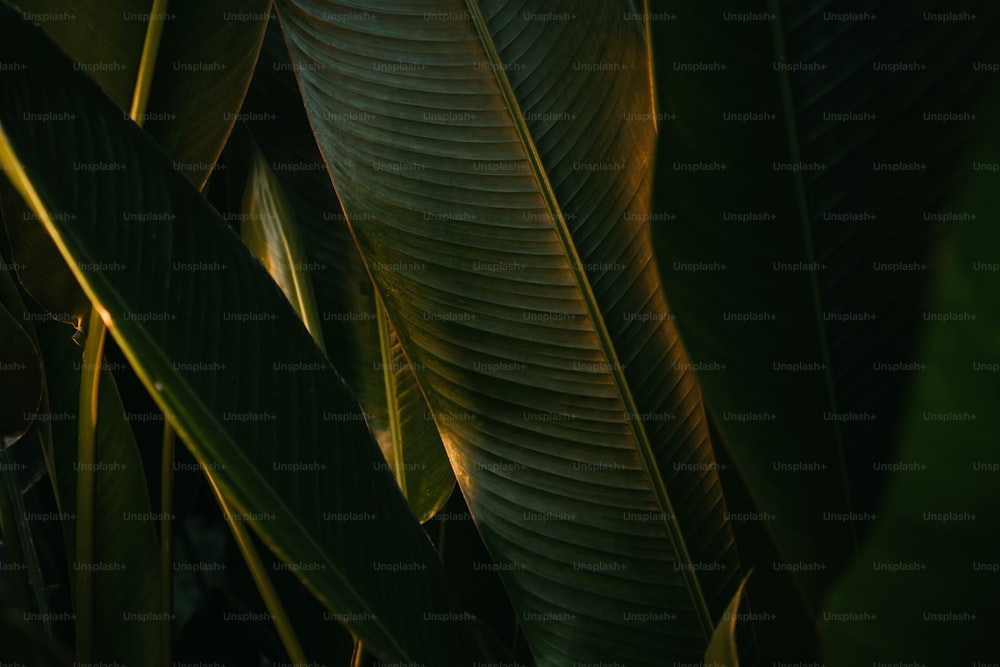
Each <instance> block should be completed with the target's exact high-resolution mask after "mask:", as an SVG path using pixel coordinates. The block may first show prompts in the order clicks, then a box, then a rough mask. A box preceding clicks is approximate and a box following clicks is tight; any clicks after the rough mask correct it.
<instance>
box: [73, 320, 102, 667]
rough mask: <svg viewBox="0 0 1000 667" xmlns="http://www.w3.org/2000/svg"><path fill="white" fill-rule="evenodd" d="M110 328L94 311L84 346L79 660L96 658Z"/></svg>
mask: <svg viewBox="0 0 1000 667" xmlns="http://www.w3.org/2000/svg"><path fill="white" fill-rule="evenodd" d="M106 333H107V330H106V329H105V327H104V320H103V319H102V317H101V313H100V309H99V308H98V307H97V306H95V307H94V308H92V309H91V311H90V322H89V324H88V326H87V342H86V343H85V344H84V348H83V369H82V370H81V372H80V411H79V419H80V428H79V435H78V439H77V464H78V470H77V491H76V563H77V572H76V599H77V604H76V611H77V619H76V654H77V661H78V662H82V663H87V662H93V659H94V643H95V642H94V616H95V614H96V611H97V610H96V607H95V599H94V568H93V563H94V558H95V556H96V536H97V535H96V533H97V483H96V482H97V480H96V475H95V472H94V468H95V465H94V464H95V463H96V461H97V413H98V405H99V403H98V391H99V389H100V380H101V359H102V358H103V355H104V338H105V335H106Z"/></svg>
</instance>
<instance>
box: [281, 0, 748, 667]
mask: <svg viewBox="0 0 1000 667" xmlns="http://www.w3.org/2000/svg"><path fill="white" fill-rule="evenodd" d="M630 6H631V3H629V4H624V3H619V2H601V3H595V4H594V5H593V6H588V7H587V11H586V12H584V11H582V10H580V8H579V7H578V6H577V5H576V4H574V3H570V2H556V3H545V4H544V5H543V4H542V3H534V2H524V3H501V2H468V3H463V2H457V1H455V2H449V1H447V0H439V1H431V2H422V3H410V2H406V3H404V2H390V3H386V2H378V3H375V2H363V3H357V2H355V3H350V4H346V3H336V2H312V1H307V0H303V1H298V0H294V1H288V2H281V3H279V5H278V9H279V16H280V17H281V19H282V26H283V29H284V31H285V34H286V39H287V41H288V44H289V48H290V53H291V55H292V61H293V63H294V65H295V68H296V72H297V75H298V79H299V84H300V87H301V89H302V92H303V97H304V99H305V102H306V107H307V109H308V110H309V114H310V120H311V122H312V125H313V128H314V130H315V131H316V135H317V139H318V143H319V145H320V148H321V149H322V151H323V154H324V157H325V159H326V163H327V166H328V168H329V169H330V171H331V173H332V176H333V180H334V184H335V185H336V187H337V193H338V195H339V196H340V200H341V203H342V204H343V206H344V210H345V213H346V216H347V219H348V221H349V223H350V225H351V229H352V231H353V233H354V235H355V238H356V239H357V242H358V244H359V247H360V249H361V252H362V255H363V256H364V258H365V263H366V266H367V268H368V270H369V272H370V273H371V275H372V277H373V279H374V281H375V283H376V285H377V287H378V289H379V292H380V293H381V295H382V297H383V299H384V301H385V303H386V306H387V309H388V312H389V315H390V318H391V319H392V322H393V324H394V325H395V326H396V328H397V331H398V332H399V337H400V340H401V341H402V345H403V349H404V350H405V352H406V355H407V357H408V359H409V360H410V361H411V362H412V365H413V368H414V372H415V374H416V377H417V379H418V381H419V383H420V388H421V390H422V391H423V393H424V394H425V396H426V397H427V400H428V404H429V405H430V407H431V409H432V411H433V413H434V416H435V419H436V420H437V424H438V427H439V429H440V431H441V433H442V436H443V438H444V441H445V446H446V447H447V449H448V453H449V457H450V458H451V462H452V466H453V467H454V468H455V470H456V476H457V478H458V481H459V483H460V485H461V487H462V491H463V493H464V494H465V496H466V499H467V501H468V503H469V507H470V509H471V510H472V513H473V515H474V517H475V519H476V523H477V526H478V527H479V530H480V532H481V533H482V535H483V538H484V540H485V542H486V544H487V546H488V548H489V549H490V550H491V552H492V554H493V556H494V558H495V559H496V560H497V563H498V569H499V570H500V572H501V574H502V576H503V577H504V581H505V584H506V586H507V588H508V591H509V593H510V595H511V597H512V599H513V601H514V604H515V606H516V607H517V608H518V609H519V611H520V614H521V620H522V622H523V624H524V627H525V632H526V635H527V637H528V639H529V642H530V644H531V647H532V651H533V652H534V654H535V656H536V658H537V660H538V662H539V664H541V665H556V664H568V663H570V662H572V661H574V660H576V661H581V662H595V661H597V662H599V661H608V662H619V663H622V664H628V665H644V664H662V661H663V660H664V659H669V658H674V659H680V658H689V659H691V660H700V659H701V657H702V655H703V653H704V650H705V647H706V646H707V643H708V637H709V635H710V634H711V631H712V628H713V627H714V625H715V623H714V619H715V618H718V617H719V616H721V614H722V610H723V608H724V607H725V605H726V604H727V603H728V602H729V599H730V598H731V596H732V593H733V592H734V590H735V587H736V585H737V583H738V564H737V559H736V553H735V548H734V545H733V543H732V535H731V531H730V528H729V526H728V525H727V523H726V520H725V517H724V514H725V504H724V501H723V498H722V496H721V490H720V487H719V485H718V477H717V472H716V469H715V465H714V459H713V455H712V452H711V448H710V445H709V441H708V436H707V429H706V424H705V419H704V413H703V410H702V405H701V398H700V394H699V390H698V387H697V385H696V383H695V381H694V377H693V375H692V373H691V371H690V365H689V363H688V361H687V358H686V356H685V353H684V351H683V349H682V347H681V345H680V343H679V341H678V338H677V335H676V331H675V329H674V326H673V322H672V321H671V317H672V316H671V314H670V313H669V311H668V310H667V307H666V304H665V303H664V301H663V297H662V294H661V292H660V291H659V284H658V281H657V277H656V271H655V266H654V264H653V258H652V248H651V244H650V240H649V230H648V215H649V198H650V194H651V193H650V187H651V181H650V178H649V168H650V164H651V160H652V149H653V143H654V141H655V135H654V132H655V130H654V127H653V124H652V122H651V118H650V116H649V111H650V107H651V103H652V100H651V97H650V89H649V77H648V71H647V67H646V52H645V44H644V42H643V27H642V24H641V21H639V20H637V19H636V17H635V16H634V15H633V13H632V12H628V11H625V10H627V9H628V7H630ZM578 12H579V13H578Z"/></svg>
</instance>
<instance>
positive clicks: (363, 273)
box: [244, 22, 455, 521]
mask: <svg viewBox="0 0 1000 667" xmlns="http://www.w3.org/2000/svg"><path fill="white" fill-rule="evenodd" d="M244 116H245V117H246V118H247V121H246V123H247V126H248V127H249V128H250V130H251V132H252V133H253V135H254V138H255V139H256V140H257V141H258V142H259V143H260V146H261V148H262V150H263V151H264V153H265V154H266V155H267V156H268V157H269V159H270V164H271V166H272V167H273V168H274V169H275V170H276V171H275V173H276V175H277V177H278V180H279V181H280V182H281V184H282V186H283V188H284V190H285V192H287V193H289V199H290V202H291V208H292V209H293V211H294V215H295V217H296V222H297V223H298V225H299V227H300V232H301V234H302V236H303V239H304V241H305V251H306V254H307V256H308V258H309V261H308V267H307V268H308V274H309V275H310V276H311V278H312V281H313V286H314V288H315V294H316V303H317V306H318V308H319V311H320V319H321V320H322V322H321V324H322V328H323V334H324V338H325V339H326V341H327V350H326V353H327V357H329V359H330V360H331V361H332V362H333V364H334V366H336V367H337V370H339V371H340V372H341V373H342V374H343V376H344V379H345V380H346V381H347V384H348V385H349V386H350V387H351V390H352V391H353V392H354V395H355V396H356V397H357V399H358V402H359V403H360V404H361V407H362V408H363V410H364V414H365V419H366V421H367V422H368V427H369V428H370V429H371V430H372V432H373V433H374V434H375V437H376V439H377V440H378V442H379V446H380V447H381V449H382V454H383V455H384V456H385V458H386V463H387V465H389V467H390V469H392V470H393V472H394V474H396V475H397V476H398V475H402V478H403V481H404V484H405V489H406V499H407V502H409V504H410V508H411V509H412V510H413V513H414V514H415V515H416V516H417V518H418V519H419V520H421V521H426V520H427V519H429V518H430V517H431V516H433V515H434V514H435V513H436V512H437V511H438V510H439V509H441V507H442V506H443V505H444V503H445V502H446V501H447V500H448V498H449V497H450V496H451V493H452V491H453V489H454V488H455V476H454V474H453V473H452V471H451V464H450V463H449V462H448V456H447V454H446V453H445V450H444V445H443V444H442V443H441V436H440V435H438V431H437V426H436V425H435V423H434V420H433V418H432V417H431V414H430V411H429V410H428V408H427V402H426V401H425V400H424V397H423V395H422V394H421V393H420V389H419V387H418V386H417V383H416V378H415V377H414V375H413V370H412V369H411V364H410V362H409V361H408V360H407V359H406V356H405V354H404V353H403V349H402V346H401V345H400V344H399V340H398V336H397V335H396V333H395V329H394V327H393V326H392V322H391V321H390V322H389V323H388V329H389V339H388V340H387V341H385V342H386V343H387V345H388V352H387V354H386V358H383V354H382V350H383V349H384V347H383V345H381V344H375V341H379V342H380V343H381V342H382V334H381V333H380V329H379V325H378V315H377V309H378V308H379V307H380V306H378V305H377V304H376V300H375V292H374V289H373V287H372V284H371V280H370V279H369V277H368V272H367V269H366V268H365V264H364V261H363V260H362V259H361V255H359V254H358V249H357V245H356V244H355V242H354V238H353V237H352V236H351V232H350V229H349V228H348V226H347V220H346V219H345V218H344V214H343V212H342V210H341V208H340V201H339V200H338V199H337V194H336V192H334V189H333V184H332V183H331V182H330V177H329V175H328V174H327V172H326V169H325V165H324V164H323V156H322V155H321V154H320V152H319V148H317V147H316V141H315V139H314V138H313V136H312V130H311V128H310V127H309V119H308V117H307V116H306V111H305V108H304V107H303V105H302V97H301V95H300V94H299V89H298V86H297V84H296V82H295V75H294V73H293V68H292V63H291V61H289V59H288V54H287V51H286V49H285V43H284V40H283V39H282V37H281V31H280V29H279V28H278V25H277V22H275V24H274V25H272V26H271V28H270V30H269V34H268V35H267V37H266V38H265V40H264V47H263V48H262V50H261V58H260V62H259V63H258V66H257V72H256V74H255V75H254V80H253V82H252V84H251V86H250V92H249V93H248V95H247V101H246V105H245V107H244ZM386 371H388V372H390V373H391V374H392V378H391V383H392V386H393V387H394V388H395V391H394V395H393V398H392V400H393V402H394V403H395V406H396V410H395V411H394V413H395V415H396V416H395V418H394V419H393V418H390V411H389V400H388V399H387V395H388V394H387V393H386V377H385V373H386ZM394 420H395V424H394ZM393 433H397V437H395V438H394V437H393ZM399 453H402V456H400V455H399ZM397 478H398V477H397Z"/></svg>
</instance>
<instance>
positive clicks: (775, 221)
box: [650, 0, 1000, 611]
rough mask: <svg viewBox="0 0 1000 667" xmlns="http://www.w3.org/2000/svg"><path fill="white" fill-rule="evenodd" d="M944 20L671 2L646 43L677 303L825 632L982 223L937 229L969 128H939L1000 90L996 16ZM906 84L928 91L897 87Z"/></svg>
mask: <svg viewBox="0 0 1000 667" xmlns="http://www.w3.org/2000/svg"><path fill="white" fill-rule="evenodd" d="M831 6H832V5H831ZM933 7H936V3H934V2H931V1H930V0H921V1H919V2H911V1H909V0H891V1H885V2H880V3H878V11H873V12H871V14H872V15H877V17H878V18H877V20H874V19H872V20H848V21H845V20H842V19H840V18H837V17H838V16H841V14H838V13H837V12H832V11H828V9H827V7H826V6H825V5H824V6H822V7H821V6H820V5H817V4H816V3H779V2H774V1H767V2H766V1H764V0H757V1H755V2H751V3H736V2H730V1H728V0H712V1H709V2H702V3H698V4H697V5H691V4H684V3H679V2H669V3H664V4H663V5H657V6H656V12H657V13H655V14H654V16H653V17H652V19H653V20H651V22H650V24H651V32H652V34H653V39H654V44H655V47H656V73H657V86H658V89H659V96H660V107H661V116H660V119H659V123H660V139H659V141H660V147H659V152H658V156H657V168H656V171H657V176H656V183H657V186H656V193H657V200H656V202H655V205H654V216H655V217H654V220H653V225H654V228H655V232H654V238H655V240H656V245H657V257H658V260H659V264H660V269H661V272H662V275H663V282H664V285H665V289H666V292H667V298H668V299H669V300H670V303H671V305H672V306H673V308H674V309H675V310H676V312H677V323H678V327H679V329H680V331H681V334H682V336H683V338H684V342H685V345H686V346H687V347H688V349H689V350H690V351H691V356H692V357H693V359H694V361H695V363H697V364H699V366H700V367H701V368H702V369H703V372H702V373H700V381H701V385H702V387H703V388H704V391H705V396H706V400H707V403H708V406H709V408H710V409H711V410H712V412H713V414H714V416H715V417H716V418H717V421H718V424H719V428H720V430H721V431H722V434H723V436H724V439H725V443H726V445H727V446H728V447H729V448H730V450H731V454H732V457H733V459H734V461H735V462H736V464H737V466H738V467H739V469H740V472H741V474H742V475H743V477H744V479H745V480H746V483H747V486H748V488H749V489H750V492H751V494H752V495H753V498H754V501H755V503H756V508H755V509H756V512H755V514H752V515H750V520H761V521H763V522H765V524H766V525H767V527H768V528H769V529H770V530H771V531H772V533H773V535H774V539H775V541H776V543H777V546H778V550H779V553H780V555H781V560H782V563H783V564H780V565H779V566H781V567H788V568H790V569H793V570H797V571H798V573H797V574H796V575H795V576H796V577H797V580H798V583H799V585H800V586H801V588H802V589H803V591H804V592H805V594H806V597H807V599H808V601H809V604H810V606H811V607H812V609H813V610H814V611H815V610H818V608H819V607H820V606H821V604H822V599H823V595H824V593H825V591H826V590H827V589H828V587H829V586H830V584H831V582H832V581H833V580H834V578H835V577H836V575H837V573H838V572H839V571H840V570H841V568H843V567H844V566H845V564H846V563H847V562H849V560H850V559H851V557H852V556H853V555H854V554H856V553H857V549H858V546H859V544H860V543H861V541H862V538H863V537H864V535H865V533H866V532H867V530H868V527H869V526H870V525H871V519H872V517H873V516H874V514H875V512H876V508H877V503H878V499H879V497H880V490H881V488H882V484H883V481H884V475H885V473H884V472H883V471H881V470H880V469H879V464H881V463H886V462H891V461H894V460H895V454H894V450H895V447H896V445H897V444H898V442H899V435H900V434H899V430H898V424H899V420H900V418H901V409H902V406H903V405H904V400H905V397H906V393H907V387H908V385H909V383H910V382H911V381H912V379H913V378H914V377H915V374H914V371H913V370H912V369H913V368H914V366H913V364H914V362H915V359H916V356H915V355H916V347H915V344H916V340H917V334H918V332H919V331H920V327H919V324H918V323H919V321H920V318H921V311H922V309H923V307H924V298H925V288H926V283H927V280H926V276H927V275H928V273H929V269H930V268H932V267H933V264H934V261H935V259H934V257H933V255H932V253H931V251H930V249H931V247H932V244H933V239H934V238H935V236H936V235H937V234H938V232H939V231H940V230H941V229H942V228H943V227H944V226H946V225H949V224H964V223H948V222H941V221H935V220H931V221H928V219H926V218H925V217H924V215H925V214H926V213H932V214H933V213H939V212H942V211H948V210H949V208H948V204H947V202H948V197H949V195H950V194H951V193H952V192H953V191H954V178H953V173H954V169H955V165H956V160H957V157H958V155H959V150H960V148H961V147H962V146H963V145H966V144H967V143H968V139H969V128H970V127H971V124H970V123H964V122H953V123H940V122H936V121H928V120H927V119H925V118H924V116H923V114H924V113H925V112H943V111H952V110H953V108H961V109H963V110H965V111H968V112H971V113H975V112H976V111H977V109H978V108H979V107H978V105H979V102H978V95H977V91H978V90H979V89H981V88H982V86H984V85H986V83H987V80H986V78H985V77H982V76H980V77H972V76H970V75H969V72H970V69H971V63H972V62H973V61H974V60H975V59H976V58H977V57H983V58H985V57H986V51H985V50H984V49H986V48H987V47H989V48H992V42H993V35H994V34H995V30H996V27H997V18H998V16H1000V7H998V6H997V5H996V4H995V3H989V2H970V3H965V7H966V8H974V9H975V10H976V12H977V13H978V14H979V18H978V19H977V20H976V21H973V22H967V23H962V22H955V23H950V24H948V25H942V24H940V23H937V22H931V21H926V20H924V17H923V12H924V11H927V10H929V9H931V8H933ZM727 15H728V16H729V17H730V18H729V19H725V16H727ZM828 15H832V16H833V18H828ZM671 17H672V18H671ZM747 17H750V18H749V19H748V18H747ZM899 63H904V64H911V63H917V67H918V71H906V70H903V71H884V70H883V69H881V68H880V67H881V66H882V65H889V66H890V67H895V66H896V65H898V64H899ZM922 64H926V65H927V66H928V69H926V71H923V70H920V69H919V67H922V66H923V65H922ZM956 105H958V106H956ZM882 165H890V167H888V168H887V167H884V166H882ZM914 165H915V166H914ZM921 165H924V166H921ZM897 167H898V169H897ZM889 168H891V169H894V171H888V170H887V169H889ZM758 564H759V565H760V566H761V567H772V563H770V562H767V563H758Z"/></svg>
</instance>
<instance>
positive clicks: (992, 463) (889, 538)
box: [820, 72, 1000, 667]
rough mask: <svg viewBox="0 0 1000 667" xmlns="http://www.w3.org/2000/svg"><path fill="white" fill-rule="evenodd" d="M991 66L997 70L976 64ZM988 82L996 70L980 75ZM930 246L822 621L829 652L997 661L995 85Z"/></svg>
mask: <svg viewBox="0 0 1000 667" xmlns="http://www.w3.org/2000/svg"><path fill="white" fill-rule="evenodd" d="M976 76H978V77H981V78H984V79H986V78H987V77H993V76H995V75H993V74H989V73H985V72H983V73H981V74H978V75H976ZM988 80H989V81H991V82H992V79H991V78H990V79H988ZM981 118H982V121H981V122H980V123H979V125H980V126H985V127H980V128H979V129H981V130H983V132H982V133H981V134H980V135H978V136H977V139H978V141H977V142H976V144H975V146H974V148H973V149H972V150H970V151H969V152H968V153H967V154H966V156H965V157H966V159H965V160H963V161H962V168H961V170H960V171H959V172H958V174H957V177H958V178H957V179H956V180H958V181H959V182H960V183H962V184H963V185H962V186H961V191H960V195H959V196H958V197H957V198H956V199H954V200H952V202H951V203H950V205H949V209H950V210H954V211H967V212H969V213H974V214H975V215H976V216H977V217H976V220H967V221H964V222H954V223H950V231H949V233H948V234H947V238H946V241H945V242H944V243H943V244H942V245H941V248H940V250H939V254H938V261H937V263H936V264H937V271H936V272H935V276H934V278H935V280H934V287H933V290H932V292H931V296H930V300H929V303H928V305H927V311H926V312H927V313H930V314H933V316H934V318H935V319H933V320H931V321H930V322H929V323H928V324H927V333H926V337H925V340H924V341H923V344H922V346H921V350H920V356H919V360H920V362H921V364H922V366H923V368H922V370H921V371H920V372H919V373H917V380H916V382H915V387H914V391H913V394H912V398H911V401H910V403H909V406H908V408H907V410H906V411H905V413H904V415H905V421H904V424H903V427H902V438H901V442H902V447H901V449H900V451H899V454H898V458H897V460H896V461H895V462H894V468H893V472H892V473H891V475H890V478H891V484H890V485H889V487H888V489H887V492H886V498H885V502H884V503H883V504H882V506H881V507H880V508H879V511H878V519H877V521H876V522H875V525H874V527H873V530H872V536H871V539H870V541H869V542H868V544H867V545H866V547H865V548H864V550H863V551H862V552H861V555H860V556H859V557H858V558H857V560H856V561H855V562H854V564H853V565H852V566H851V567H850V569H849V570H848V571H847V573H846V574H845V575H844V577H843V578H842V579H841V580H840V581H839V582H838V583H837V585H836V586H835V587H834V589H833V591H832V593H831V596H830V598H829V600H828V601H827V604H826V606H825V608H824V612H823V624H822V626H821V628H820V632H821V637H822V646H823V652H824V659H825V662H826V664H828V665H831V667H842V666H843V667H846V666H848V665H858V664H879V663H901V664H914V663H918V664H921V665H927V667H939V666H940V667H944V666H946V665H976V664H982V665H985V664H989V663H991V662H995V661H996V656H997V642H996V637H995V634H994V632H993V628H994V627H996V623H997V612H998V610H1000V602H998V600H1000V576H998V573H1000V562H998V560H1000V559H998V557H997V554H998V553H1000V552H998V543H997V539H996V535H995V528H996V526H997V525H1000V485H998V484H997V475H998V474H1000V455H998V449H997V434H998V433H1000V412H998V410H997V405H1000V310H998V309H997V295H998V294H1000V264H998V262H997V251H998V249H1000V227H997V224H996V221H997V219H998V216H1000V188H998V181H997V178H998V176H997V171H996V167H994V168H993V171H976V169H975V167H974V165H975V164H977V163H978V164H980V165H997V164H1000V152H998V151H997V146H1000V98H996V97H995V99H994V100H993V104H992V106H991V107H990V108H989V110H988V111H986V112H984V113H983V114H982V115H981Z"/></svg>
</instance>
